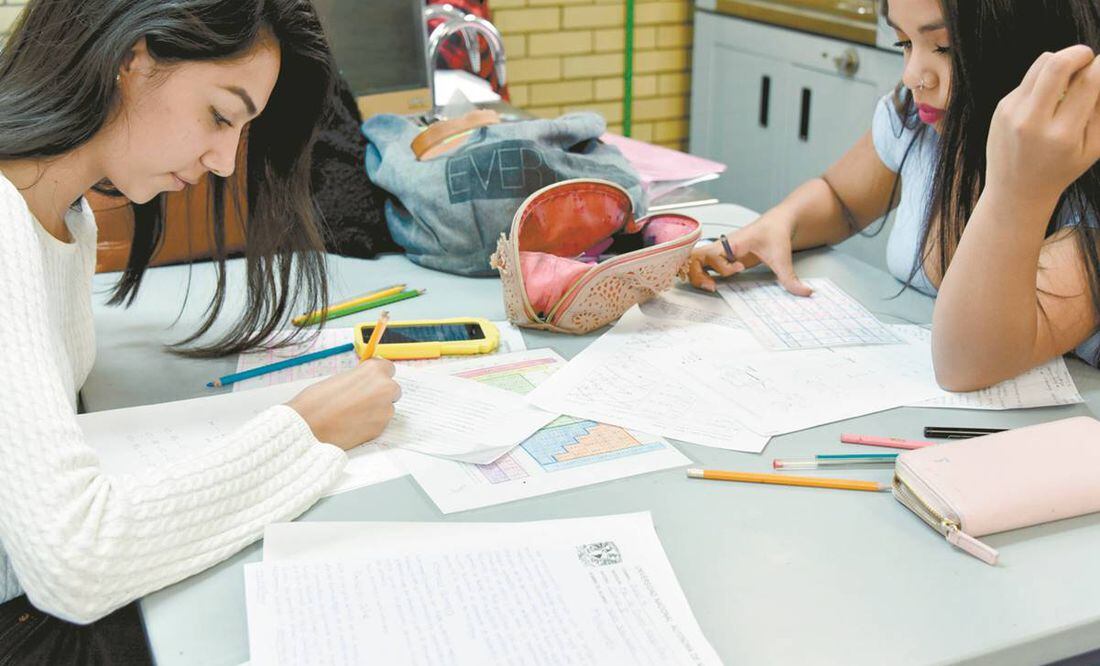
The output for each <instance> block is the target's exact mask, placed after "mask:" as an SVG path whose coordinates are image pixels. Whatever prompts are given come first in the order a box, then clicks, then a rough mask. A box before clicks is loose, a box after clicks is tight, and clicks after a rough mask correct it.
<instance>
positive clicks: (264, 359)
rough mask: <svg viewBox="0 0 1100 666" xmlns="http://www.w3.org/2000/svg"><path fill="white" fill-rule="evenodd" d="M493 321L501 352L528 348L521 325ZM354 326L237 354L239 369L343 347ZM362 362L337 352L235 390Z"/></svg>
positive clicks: (425, 363) (446, 359)
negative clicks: (292, 343) (299, 341)
mask: <svg viewBox="0 0 1100 666" xmlns="http://www.w3.org/2000/svg"><path fill="white" fill-rule="evenodd" d="M493 324H494V325H495V326H496V327H497V330H499V331H500V346H499V347H497V350H496V352H494V353H497V354H507V353H509V352H513V351H520V350H523V349H526V348H527V346H526V345H525V344H524V342H523V333H522V332H521V331H520V329H519V328H517V327H516V326H513V325H512V324H510V323H508V322H506V321H495V322H493ZM351 332H352V329H350V328H325V329H323V330H321V332H320V334H319V335H318V336H317V338H316V339H315V340H313V341H312V342H303V343H299V344H295V345H290V346H288V347H284V348H282V349H271V350H265V351H258V352H250V353H247V354H241V355H240V356H238V357H237V369H236V372H244V371H245V370H251V369H253V368H258V367H260V366H263V365H269V364H271V363H275V362H277V361H283V360H286V359H288V358H294V357H295V356H301V355H302V354H308V353H310V352H315V351H320V350H322V349H330V348H332V347H339V346H340V345H344V344H347V343H349V342H351V341H352V339H351ZM463 358H466V357H464V356H441V357H440V358H437V359H434V358H433V359H421V360H413V361H397V363H398V364H400V365H408V366H410V367H416V368H424V367H430V366H432V365H442V364H445V363H450V362H453V361H454V360H456V359H463ZM357 363H359V358H358V357H357V356H356V355H355V352H347V353H345V354H337V355H336V356H329V357H328V358H323V359H318V360H316V361H312V362H310V363H306V364H304V365H298V366H295V367H293V368H287V369H285V370H279V371H277V372H272V373H268V374H266V375H260V376H259V377H253V378H251V379H245V380H243V381H240V382H236V383H235V384H233V390H234V391H248V390H250V389H254V388H260V387H261V386H274V385H275V384H282V383H284V382H293V381H299V380H302V379H311V378H315V377H325V376H328V375H334V374H336V373H338V372H343V371H344V370H350V369H352V368H354V367H355V366H356V364H357Z"/></svg>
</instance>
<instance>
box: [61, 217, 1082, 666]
mask: <svg viewBox="0 0 1100 666" xmlns="http://www.w3.org/2000/svg"><path fill="white" fill-rule="evenodd" d="M691 212H692V214H695V215H697V216H698V217H700V219H703V220H704V221H705V222H708V223H714V224H722V223H727V224H728V223H729V222H730V220H735V219H737V218H738V215H741V216H742V217H743V212H739V211H737V210H735V209H734V208H732V207H729V206H717V207H713V208H708V209H695V210H693V211H691ZM717 229H718V230H719V231H720V227H718V228H717ZM331 266H332V275H333V278H334V286H333V291H334V294H335V295H336V296H342V295H347V294H354V293H357V292H361V291H365V290H366V289H369V288H371V287H373V286H377V285H380V284H389V283H393V282H398V281H403V282H408V283H409V284H410V285H411V286H416V287H423V288H427V289H428V293H427V294H426V295H425V296H423V297H421V298H417V299H413V300H410V301H406V302H404V303H401V304H398V305H395V306H393V308H392V312H393V315H394V317H395V318H414V317H450V316H463V315H479V316H485V317H488V318H491V319H493V318H495V319H503V318H504V310H503V305H502V302H501V297H500V284H499V282H498V281H497V280H494V279H471V278H459V277H454V276H450V275H446V274H443V273H438V272H432V271H428V270H424V269H421V268H419V267H416V266H414V265H412V264H411V263H410V262H408V261H406V260H405V259H404V258H402V257H398V256H388V257H384V258H381V259H378V260H372V261H366V260H352V259H344V258H338V257H333V258H332V261H331ZM796 267H797V270H798V271H799V273H800V274H801V275H802V276H804V277H829V278H832V279H833V280H834V281H835V282H836V283H837V284H839V285H840V286H841V287H842V288H843V289H845V290H846V291H848V292H849V293H850V294H852V295H853V296H855V297H856V298H858V299H859V300H860V301H861V302H862V303H863V304H864V305H866V306H867V307H868V308H869V309H870V310H872V311H873V312H875V313H876V314H877V315H879V316H880V317H881V318H882V319H883V320H884V321H888V322H891V323H905V322H927V321H929V319H930V317H931V313H932V302H931V300H930V299H928V298H926V297H924V296H921V295H919V294H917V293H915V292H912V291H908V292H905V293H902V294H900V295H898V296H896V295H897V294H898V291H899V285H898V283H897V282H895V281H894V280H893V279H892V278H891V277H890V276H889V275H887V274H885V273H883V272H882V271H879V270H877V269H875V268H872V267H871V266H869V265H867V264H864V263H862V262H860V261H858V260H856V259H853V258H851V257H849V256H846V255H844V254H843V253H840V252H837V251H834V250H816V251H812V252H808V253H804V254H802V255H800V256H799V257H798V258H797V262H796ZM240 277H241V272H240V264H239V262H234V263H233V265H231V270H230V285H231V290H232V289H233V288H234V287H239V285H240V279H239V278H240ZM115 278H117V275H103V276H98V277H97V279H96V286H97V291H99V292H103V291H104V290H106V288H108V287H109V286H110V284H111V283H112V281H113V279H115ZM212 284H213V282H212V278H211V271H210V270H209V267H208V266H201V265H200V266H196V267H195V268H194V269H193V270H192V271H188V269H187V268H186V267H168V268H158V269H153V270H151V271H150V272H149V274H148V277H147V279H146V284H145V285H144V287H143V289H142V294H141V296H140V298H139V299H138V301H137V303H136V304H135V305H134V306H133V307H132V308H130V309H129V310H122V309H113V308H106V307H104V306H103V305H102V304H101V303H102V301H103V300H105V299H104V298H103V296H102V295H97V297H96V301H97V305H96V309H95V313H96V329H97V334H98V339H99V347H98V358H97V363H96V367H95V370H94V371H93V373H92V375H91V377H90V378H89V379H88V382H87V383H86V384H85V386H84V389H83V398H84V401H85V407H86V409H87V410H89V411H97V410H103V409H113V408H119V407H127V406H133V405H141V404H148V403H154V402H162V401H167V400H177V399H183V398H191V397H196V396H200V395H204V394H206V393H207V389H205V388H203V387H204V384H205V382H206V381H207V380H208V379H210V378H211V377H214V376H218V375H221V374H225V373H226V372H230V371H232V369H233V368H234V366H235V360H234V359H224V360H213V361H193V360H186V359H182V358H179V357H176V356H173V355H171V354H168V353H166V352H165V351H164V349H163V348H162V345H163V343H165V342H169V341H172V340H174V339H178V338H179V337H181V336H182V335H183V334H184V333H186V332H189V331H190V330H191V326H192V325H193V323H194V322H195V321H196V318H197V317H198V315H199V314H201V311H202V308H203V307H204V306H205V304H206V301H205V299H206V298H208V297H209V294H210V293H211V288H212ZM188 288H189V289H190V298H189V299H188V302H187V305H186V306H185V307H182V309H181V303H182V302H183V297H184V294H185V293H186V292H187V290H188ZM895 296H896V297H895ZM235 307H236V308H239V307H240V301H239V299H234V300H232V301H231V305H230V310H229V311H230V312H233V311H234V310H233V308H235ZM177 317H179V322H178V323H177V324H176V325H175V326H174V327H173V326H172V324H173V322H174V321H176V319H177ZM355 321H356V319H355V318H354V317H350V318H347V319H346V320H340V321H339V322H338V323H339V324H340V325H351V324H352V323H354V322H355ZM524 337H525V339H526V341H527V344H528V346H529V347H530V348H538V347H551V348H553V349H555V350H557V351H558V352H559V353H561V354H562V355H563V356H565V357H567V358H569V357H572V356H573V355H575V354H576V353H577V352H578V351H580V350H581V349H583V348H584V346H585V345H587V344H588V343H589V342H591V340H592V339H593V336H585V337H568V336H558V335H551V334H545V333H539V332H526V333H525V335H524ZM1069 365H1070V369H1071V372H1072V373H1073V376H1074V379H1075V380H1076V381H1077V385H1078V387H1079V388H1080V390H1081V392H1082V394H1083V395H1084V396H1085V398H1086V400H1087V405H1080V406H1072V407H1059V408H1049V409H1036V410H1026V411H1010V412H979V411H958V410H933V409H913V408H905V409H894V410H891V411H887V412H881V413H878V414H873V415H869V416H865V417H862V418H858V419H852V420H849V421H845V422H842V423H835V424H830V425H826V426H821V427H818V428H814V429H812V430H806V431H802V432H798V433H793V434H789V435H785V436H782V437H778V438H775V439H773V440H772V442H771V444H769V446H768V448H767V449H766V450H765V452H764V453H763V454H762V455H754V454H747V453H738V452H734V451H724V450H717V449H711V448H706V447H702V446H695V445H690V444H683V445H680V448H681V450H682V451H683V452H684V453H685V454H686V455H687V456H688V457H689V458H691V459H692V460H693V461H695V463H696V464H697V465H699V466H702V467H708V468H726V469H741V470H757V471H765V470H769V469H770V465H771V460H772V458H775V457H796V456H808V455H812V454H814V453H824V452H845V451H846V449H845V448H842V446H841V445H840V444H839V443H838V437H839V435H840V433H841V432H849V431H850V432H860V433H867V434H880V435H893V436H903V437H910V438H920V437H921V427H922V426H923V425H926V424H939V425H952V424H957V425H974V426H995V427H1012V426H1018V425H1024V424H1030V423H1036V422H1041V421H1047V420H1052V419H1056V418H1063V417H1068V416H1073V415H1080V414H1090V413H1091V412H1090V407H1095V406H1097V405H1100V372H1097V371H1096V370H1094V369H1092V368H1090V367H1088V366H1087V365H1085V364H1084V363H1081V362H1080V361H1077V360H1070V361H1069ZM849 448H850V447H849ZM848 452H850V451H848ZM1069 464H1072V463H1071V462H1070V463H1069ZM850 475H852V476H862V477H866V478H874V479H880V480H887V479H888V478H889V472H888V471H866V472H851V473H850ZM633 511H650V512H652V514H653V518H654V522H655V523H656V526H657V532H658V534H659V536H660V538H661V542H662V544H663V545H664V548H665V550H666V552H667V553H668V557H669V559H670V560H671V562H672V565H673V568H674V569H675V571H676V573H677V576H678V578H679V580H680V583H681V585H682V586H683V589H684V592H685V594H686V595H687V599H688V601H689V602H690V603H691V606H692V608H693V610H694V612H695V615H696V617H697V618H698V620H699V623H700V625H701V626H702V629H703V632H704V633H705V634H706V636H707V637H708V638H709V639H710V641H711V642H712V644H713V645H714V646H715V648H716V649H717V650H718V652H719V654H720V655H722V658H723V660H724V661H725V662H726V663H729V664H734V663H748V664H926V663H967V664H1036V663H1044V662H1049V661H1052V660H1055V659H1058V658H1062V657H1067V656H1070V655H1074V654H1078V653H1082V652H1086V651H1088V650H1092V649H1096V648H1098V647H1100V566H1098V562H1100V560H1098V554H1100V515H1092V516H1086V517H1082V518H1076V519H1071V520H1064V521H1060V522H1057V523H1053V524H1048V525H1044V526H1039V527H1034V528H1029V529H1023V530H1018V531H1014V532H1010V533H1006V534H1001V535H995V536H992V537H989V538H988V542H989V543H990V544H992V545H993V546H994V547H996V548H999V549H1001V557H1002V564H1001V565H1000V566H997V567H989V566H987V565H985V564H983V563H981V562H979V561H977V560H975V559H973V558H971V557H968V556H966V555H964V554H962V553H960V552H959V551H957V550H954V549H952V548H951V547H950V546H948V545H947V544H946V543H945V542H944V541H943V539H942V538H941V537H939V535H938V534H936V533H935V532H933V531H932V530H931V529H930V528H929V527H927V526H926V525H924V524H923V523H922V522H920V521H919V520H918V519H917V518H916V517H915V516H913V515H912V514H910V513H909V512H908V511H907V510H906V509H904V508H903V507H902V506H901V505H900V504H898V503H897V502H896V501H895V500H894V499H893V498H892V497H891V496H890V495H889V494H887V493H879V494H870V493H854V492H844V491H828V490H826V491H822V490H814V489H800V488H775V487H768V486H756V485H750V484H732V483H717V482H701V481H689V480H688V479H686V478H685V475H684V472H683V470H682V469H674V470H667V471H663V472H655V473H652V474H646V475H642V476H637V477H633V478H628V479H622V480H618V481H612V482H608V483H603V484H599V485H595V486H589V487H585V488H578V489H575V490H570V491H565V492H560V493H556V494H552V495H548V496H543V497H538V498H532V499H527V500H522V501H518V502H513V503H510V504H504V505H500V506H494V507H489V508H484V509H479V510H475V511H468V512H464V513H459V514H455V515H451V516H443V515H441V514H440V513H439V511H438V510H437V509H436V508H435V506H434V505H433V504H432V502H431V501H430V500H429V499H428V497H427V496H426V495H425V494H424V493H423V492H422V491H421V490H420V489H419V487H418V486H417V485H416V483H415V482H413V480H412V479H411V478H409V477H405V478H401V479H396V480H393V481H389V482H387V483H383V484H380V485H376V486H372V487H368V488H363V489H360V490H356V491H353V492H349V493H345V494H342V495H338V496H335V497H330V498H327V499H323V500H321V501H320V502H318V503H317V504H316V505H315V506H314V507H313V508H311V509H310V510H309V511H307V512H306V513H305V514H304V515H303V516H302V518H301V519H302V520H345V521H347V520H371V521H501V522H506V521H528V520H543V519H552V518H571V517H579V516H594V515H604V514H612V513H625V512H633ZM260 556H261V544H259V543H257V544H254V545H253V546H251V547H249V548H246V549H245V550H244V551H242V552H241V553H238V554H237V555H235V556H233V557H231V558H229V559H228V560H226V561H225V562H222V563H221V564H219V565H217V566H214V567H212V568H210V569H209V570H207V571H205V572H203V573H201V574H199V575H196V576H193V577H192V578H189V579H187V580H184V581H181V582H179V583H177V584H175V585H172V586H170V587H168V588H166V589H164V590H161V591H159V592H156V593H154V594H151V595H149V596H147V597H145V598H144V599H143V600H142V601H141V607H142V611H143V615H144V618H145V623H146V627H147V629H148V632H149V637H150V640H151V642H152V646H153V651H154V654H155V657H156V659H157V661H158V663H160V664H203V665H211V666H214V665H221V664H224V665H236V664H240V663H241V662H243V661H246V660H247V658H248V638H247V629H246V617H245V603H244V591H243V578H242V566H243V564H244V563H246V562H255V561H259V560H260Z"/></svg>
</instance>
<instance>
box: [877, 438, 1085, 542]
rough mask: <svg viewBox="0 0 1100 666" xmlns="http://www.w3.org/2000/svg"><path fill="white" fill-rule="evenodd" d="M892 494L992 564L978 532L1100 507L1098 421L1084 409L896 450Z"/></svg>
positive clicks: (987, 531) (948, 535) (1065, 516)
mask: <svg viewBox="0 0 1100 666" xmlns="http://www.w3.org/2000/svg"><path fill="white" fill-rule="evenodd" d="M893 490H894V497H895V498H897V500H898V501H900V502H901V503H902V504H904V505H905V506H906V507H908V508H909V509H910V510H911V511H912V512H913V513H915V514H917V515H918V516H919V517H920V518H921V519H922V520H924V522H926V523H928V524H929V525H931V526H932V528H933V529H935V530H936V531H938V532H939V533H940V534H942V535H943V536H944V537H945V538H946V539H947V541H948V542H949V543H951V544H953V545H955V546H957V547H958V548H961V549H962V550H964V551H965V552H967V553H969V554H971V555H973V556H974V557H977V558H978V559H980V560H982V561H983V562H986V563H987V564H996V563H997V557H998V553H997V551H996V550H995V549H994V548H992V547H990V546H989V545H987V544H985V543H982V542H981V541H979V540H978V539H977V537H981V536H985V535H987V534H995V533H997V532H1005V531H1007V530H1013V529H1017V528H1020V527H1029V526H1031V525H1039V524H1041V523H1048V522H1051V521H1055V520H1061V519H1063V518H1072V517H1074V516H1081V515H1084V514H1087V513H1094V512H1097V511H1100V421H1097V420H1096V419H1092V418H1088V417H1084V416H1079V417H1075V418H1070V419H1063V420H1061V421H1052V422H1050V423H1044V424H1041V425H1036V426H1030V427H1027V428H1019V429H1017V430H1009V431H1006V432H1002V433H997V434H994V435H986V436H985V437H978V438H975V439H967V440H959V441H955V442H951V443H947V444H940V445H937V446H931V447H928V448H924V449H919V450H916V451H906V452H905V453H902V454H901V455H899V456H898V460H897V466H896V468H895V471H894V488H893Z"/></svg>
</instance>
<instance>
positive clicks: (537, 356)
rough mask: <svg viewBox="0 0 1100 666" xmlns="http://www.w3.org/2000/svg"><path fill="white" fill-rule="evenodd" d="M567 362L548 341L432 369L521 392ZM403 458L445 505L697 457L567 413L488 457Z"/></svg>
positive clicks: (494, 499) (447, 508) (500, 498)
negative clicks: (479, 460) (481, 461)
mask: <svg viewBox="0 0 1100 666" xmlns="http://www.w3.org/2000/svg"><path fill="white" fill-rule="evenodd" d="M564 365H565V360H564V359H563V358H561V357H560V356H559V355H558V354H557V353H556V352H554V351H552V350H549V349H536V350H530V351H522V352H515V353H512V354H504V355H499V356H487V357H480V358H473V359H469V360H467V361H460V362H457V363H451V364H448V365H446V366H437V367H436V368H433V369H432V372H437V373H446V374H449V375H451V376H453V377H461V378H463V379H468V380H471V381H478V382H481V383H484V384H488V385H490V386H495V387H498V388H502V389H505V390H507V391H512V392H513V393H517V394H520V395H525V394H527V393H530V392H531V391H532V390H533V389H534V388H535V387H536V386H538V385H539V384H541V383H542V382H543V381H544V380H546V379H547V378H549V377H550V376H551V375H553V373H554V372H555V371H557V370H558V369H559V368H561V367H562V366H564ZM400 458H401V463H402V464H403V466H404V467H405V468H406V469H408V471H409V472H410V473H411V474H412V476H413V478H414V479H416V482H417V483H418V484H420V487H421V488H423V489H424V492H426V493H427V494H428V496H429V497H431V498H432V501H433V502H435V504H436V506H438V507H439V510H440V511H442V512H443V513H445V514H446V513H454V512H456V511H466V510H468V509H475V508H479V507H483V506H490V505H493V504H501V503H504V502H510V501H513V500H517V499H522V498H526V497H535V496H539V495H545V494H547V493H552V492H557V491H559V490H567V489H569V488H577V487H580V486H587V485H592V484H595V483H600V482H603V481H610V480H613V479H621V478H624V477H628V476H634V475H637V474H644V473H646V472H653V471H656V470H661V469H669V468H672V467H680V466H683V465H687V464H689V463H690V462H691V461H690V460H689V459H688V458H687V457H686V456H684V455H683V454H682V453H680V452H679V451H678V450H676V449H675V448H674V447H673V446H672V445H671V444H669V443H668V442H667V441H665V440H664V439H662V438H661V437H658V436H656V435H647V434H644V433H640V432H636V431H633V430H627V429H626V428H620V427H619V426H614V425H608V424H606V423H598V422H596V421H592V420H590V419H584V418H574V417H571V416H561V417H559V418H557V419H555V420H554V421H553V422H552V423H550V424H549V425H547V426H545V427H543V428H542V429H541V430H539V431H538V432H536V433H535V434H534V435H532V436H531V437H528V438H527V439H525V440H524V441H523V442H522V443H521V444H520V445H519V446H517V447H516V448H514V449H512V450H511V451H509V452H508V453H506V454H504V455H503V456H501V457H500V458H499V459H497V460H495V461H494V462H492V463H490V464H488V465H474V464H467V463H460V462H454V461H451V460H444V459H441V458H437V457H433V456H426V455H422V454H419V453H414V452H402V455H401V456H400Z"/></svg>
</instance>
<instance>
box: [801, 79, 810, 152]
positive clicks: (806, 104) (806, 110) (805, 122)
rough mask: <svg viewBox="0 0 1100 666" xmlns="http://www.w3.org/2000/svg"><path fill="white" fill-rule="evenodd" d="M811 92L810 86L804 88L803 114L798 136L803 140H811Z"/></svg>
mask: <svg viewBox="0 0 1100 666" xmlns="http://www.w3.org/2000/svg"><path fill="white" fill-rule="evenodd" d="M811 94H812V93H810V89H809V88H803V89H802V114H801V116H800V117H799V121H798V138H799V139H801V140H802V141H809V140H810V96H811Z"/></svg>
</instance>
